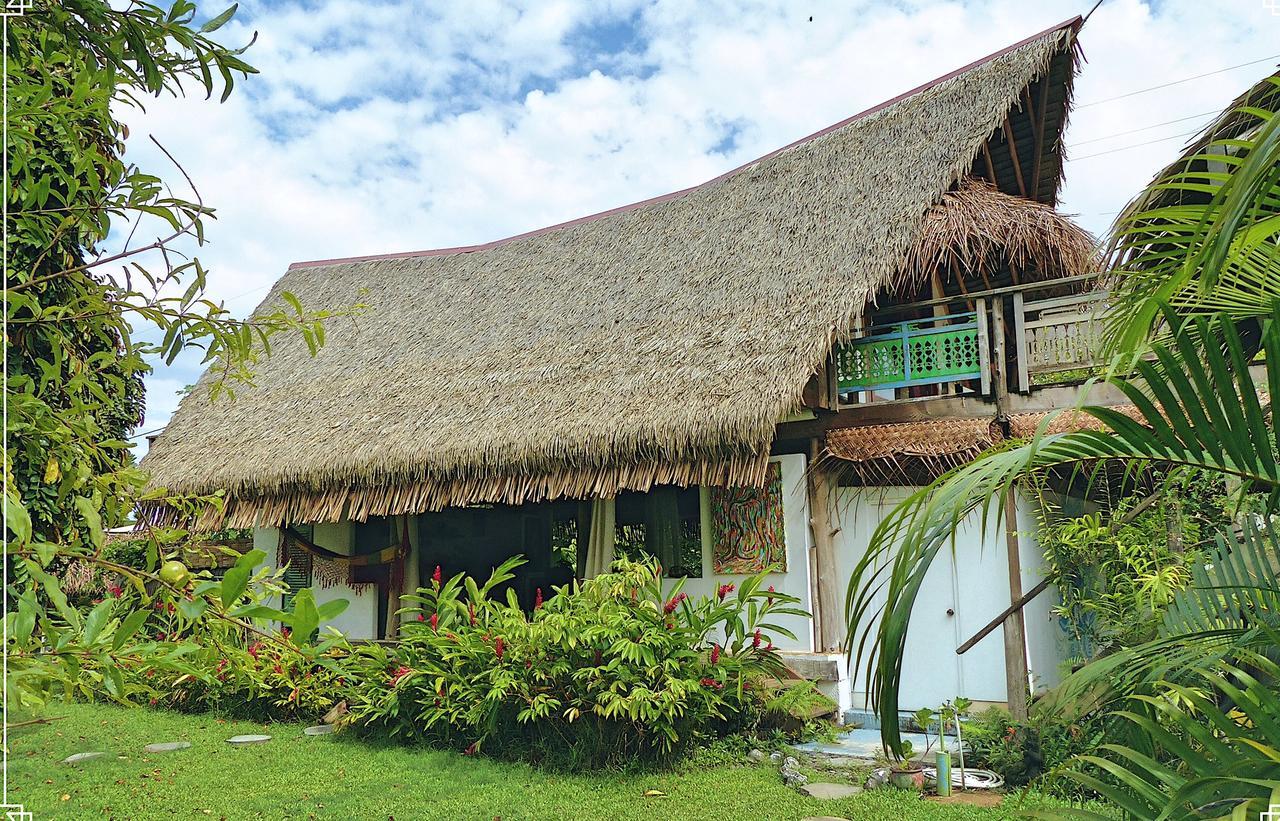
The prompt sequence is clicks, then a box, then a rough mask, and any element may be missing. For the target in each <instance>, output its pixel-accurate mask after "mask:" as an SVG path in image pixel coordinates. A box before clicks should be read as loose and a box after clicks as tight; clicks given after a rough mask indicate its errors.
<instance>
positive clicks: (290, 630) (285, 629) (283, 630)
mask: <svg viewBox="0 0 1280 821" xmlns="http://www.w3.org/2000/svg"><path fill="white" fill-rule="evenodd" d="M291 633H293V628H291V627H281V628H280V635H282V636H284V637H285V638H286V639H287V638H289V635H290V634H291Z"/></svg>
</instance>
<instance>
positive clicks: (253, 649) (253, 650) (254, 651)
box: [249, 641, 262, 661]
mask: <svg viewBox="0 0 1280 821" xmlns="http://www.w3.org/2000/svg"><path fill="white" fill-rule="evenodd" d="M261 650H262V642H260V641H255V642H254V643H253V644H250V645H249V655H251V656H253V659H254V661H257V660H258V653H259V651H261Z"/></svg>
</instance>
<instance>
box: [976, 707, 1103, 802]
mask: <svg viewBox="0 0 1280 821" xmlns="http://www.w3.org/2000/svg"><path fill="white" fill-rule="evenodd" d="M1102 728H1103V718H1102V717H1101V716H1096V717H1095V716H1089V717H1083V718H1079V719H1077V720H1074V721H1072V720H1068V719H1066V718H1064V717H1062V716H1061V715H1059V714H1057V713H1055V712H1053V711H1051V710H1048V709H1043V708H1037V707H1036V706H1033V708H1032V710H1031V717H1030V720H1028V721H1025V722H1020V721H1014V720H1013V717H1012V716H1010V715H1009V711H1008V710H1005V709H1002V708H1000V707H991V708H989V709H987V710H984V711H982V712H981V713H978V714H976V715H975V716H974V717H973V718H972V719H971V720H969V721H966V722H965V723H964V726H963V733H964V741H965V746H966V748H967V749H968V750H969V752H967V753H966V755H965V763H966V764H969V765H972V766H975V767H982V768H984V769H988V770H991V771H992V772H995V773H999V774H1000V776H1001V777H1002V778H1004V780H1005V783H1006V784H1008V785H1010V786H1013V787H1021V786H1025V785H1027V784H1031V783H1033V782H1039V783H1038V786H1039V787H1040V788H1041V789H1043V790H1044V791H1045V792H1048V793H1050V794H1054V795H1057V796H1059V797H1062V798H1080V797H1082V796H1081V795H1079V794H1078V793H1079V792H1080V790H1079V787H1078V786H1077V785H1074V784H1071V783H1067V782H1065V781H1060V780H1059V779H1057V778H1053V777H1052V776H1053V774H1054V773H1055V771H1056V770H1057V769H1058V768H1059V767H1061V766H1062V765H1063V764H1065V763H1066V762H1067V761H1068V760H1070V759H1071V758H1072V757H1074V756H1076V755H1079V754H1080V753H1086V752H1090V751H1092V750H1093V749H1095V748H1096V747H1097V745H1098V744H1100V743H1102V736H1103V732H1102Z"/></svg>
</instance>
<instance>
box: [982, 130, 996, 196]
mask: <svg viewBox="0 0 1280 821" xmlns="http://www.w3.org/2000/svg"><path fill="white" fill-rule="evenodd" d="M990 142H991V138H990V137H988V138H987V139H986V141H985V142H983V144H982V159H983V160H985V161H986V163H987V175H988V176H989V177H990V178H991V184H992V185H994V186H995V187H996V188H999V187H1000V178H999V177H997V176H996V164H995V163H994V162H992V161H991V146H990Z"/></svg>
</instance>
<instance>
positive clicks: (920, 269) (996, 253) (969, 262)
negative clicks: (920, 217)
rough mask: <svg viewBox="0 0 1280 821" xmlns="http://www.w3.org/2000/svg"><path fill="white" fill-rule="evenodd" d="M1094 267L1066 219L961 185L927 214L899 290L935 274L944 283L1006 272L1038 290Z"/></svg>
mask: <svg viewBox="0 0 1280 821" xmlns="http://www.w3.org/2000/svg"><path fill="white" fill-rule="evenodd" d="M1099 264H1100V255H1099V253H1098V245H1097V243H1096V241H1095V240H1094V238H1093V236H1092V235H1091V234H1089V232H1088V231H1086V230H1084V229H1083V228H1081V227H1080V226H1078V225H1076V224H1075V223H1074V222H1072V221H1071V220H1070V219H1068V218H1067V217H1064V216H1063V215H1062V214H1059V213H1058V212H1057V211H1055V210H1053V209H1052V208H1050V207H1049V206H1048V205H1045V204H1043V203H1039V202H1033V201H1032V200H1028V199H1024V198H1022V197H1014V196H1010V195H1009V194H1005V193H1003V192H1001V191H999V190H997V189H996V188H995V186H993V185H991V184H990V183H986V182H983V181H981V180H975V179H966V180H964V181H962V182H961V183H960V185H959V186H958V187H956V188H955V189H954V190H951V191H948V192H946V193H945V194H943V195H942V199H941V200H939V201H938V202H937V203H936V204H934V205H933V206H932V207H931V208H930V209H929V210H928V211H927V212H926V213H925V215H924V221H923V222H922V223H921V225H920V232H919V234H918V236H917V239H916V241H915V243H914V244H913V245H912V246H911V247H910V249H909V250H908V251H907V257H906V263H905V264H904V265H903V267H902V276H903V279H904V280H906V279H907V278H908V277H910V278H911V280H910V281H907V282H904V284H905V285H906V286H907V290H906V291H905V292H904V294H905V295H908V296H909V295H910V294H912V293H916V292H918V289H919V288H920V286H922V285H924V284H925V283H927V282H928V281H929V278H930V275H931V273H932V272H935V271H936V272H938V273H939V274H940V275H941V276H942V278H943V279H944V280H945V279H955V278H957V277H970V276H976V275H977V274H978V273H979V272H982V271H998V270H1001V269H1002V268H1008V269H1010V270H1012V271H1016V272H1018V274H1019V276H1020V279H1021V280H1022V281H1023V282H1036V281H1041V280H1050V279H1061V278H1064V277H1070V276H1075V275H1077V274H1083V273H1088V272H1091V271H1096V270H1098V267H1099Z"/></svg>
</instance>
